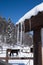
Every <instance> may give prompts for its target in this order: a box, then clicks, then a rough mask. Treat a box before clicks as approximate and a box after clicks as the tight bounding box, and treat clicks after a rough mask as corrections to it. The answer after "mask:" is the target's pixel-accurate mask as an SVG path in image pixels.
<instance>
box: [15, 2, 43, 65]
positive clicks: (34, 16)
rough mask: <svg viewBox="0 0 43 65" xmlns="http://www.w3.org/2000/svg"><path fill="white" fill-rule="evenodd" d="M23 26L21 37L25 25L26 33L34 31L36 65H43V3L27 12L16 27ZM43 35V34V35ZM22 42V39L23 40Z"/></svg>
mask: <svg viewBox="0 0 43 65" xmlns="http://www.w3.org/2000/svg"><path fill="white" fill-rule="evenodd" d="M19 24H21V37H22V31H23V30H22V28H23V27H22V25H24V32H25V33H26V32H29V31H32V30H33V31H34V35H33V39H34V43H33V46H34V65H43V49H42V48H43V46H42V45H43V42H42V37H41V32H42V28H43V3H41V4H39V5H37V6H36V7H34V8H33V9H32V10H30V11H29V12H27V13H26V14H25V15H24V16H23V17H22V18H20V20H19V21H18V22H17V23H16V25H18V27H19ZM42 34H43V33H42ZM21 40H22V38H21Z"/></svg>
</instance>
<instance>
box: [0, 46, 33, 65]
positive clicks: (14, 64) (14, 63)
mask: <svg viewBox="0 0 43 65" xmlns="http://www.w3.org/2000/svg"><path fill="white" fill-rule="evenodd" d="M7 48H9V49H10V48H12V49H17V48H19V49H24V50H23V52H27V51H28V52H29V51H30V49H29V47H24V48H21V47H20V46H15V47H14V48H13V47H12V46H11V47H9V46H6V45H4V46H3V50H4V51H2V53H0V57H6V49H7ZM26 49H27V50H26ZM11 57H13V56H11ZM14 57H16V54H15V55H14ZM17 57H33V54H32V53H22V52H19V53H18V56H17ZM3 61H5V60H3ZM8 62H9V63H11V64H12V65H19V63H24V64H25V65H29V64H30V65H33V60H9V61H8ZM29 62H30V63H29Z"/></svg>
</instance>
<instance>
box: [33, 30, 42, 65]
mask: <svg viewBox="0 0 43 65" xmlns="http://www.w3.org/2000/svg"><path fill="white" fill-rule="evenodd" d="M33 38H34V65H42V52H41V45H42V44H41V30H36V31H34V36H33Z"/></svg>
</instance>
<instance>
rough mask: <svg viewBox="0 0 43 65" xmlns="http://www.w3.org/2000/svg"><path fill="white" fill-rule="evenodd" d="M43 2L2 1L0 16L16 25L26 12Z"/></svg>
mask: <svg viewBox="0 0 43 65" xmlns="http://www.w3.org/2000/svg"><path fill="white" fill-rule="evenodd" d="M41 2H43V0H0V16H2V17H5V18H6V19H7V20H8V18H9V17H10V18H11V20H12V22H14V23H16V22H17V21H18V20H19V19H20V18H21V17H22V16H23V15H24V14H25V13H26V12H28V11H29V10H31V9H32V8H33V7H34V6H36V5H37V4H40V3H41Z"/></svg>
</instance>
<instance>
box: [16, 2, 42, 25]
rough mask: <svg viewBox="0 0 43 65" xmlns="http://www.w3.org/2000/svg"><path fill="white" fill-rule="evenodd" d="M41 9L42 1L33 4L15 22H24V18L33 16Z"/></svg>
mask: <svg viewBox="0 0 43 65" xmlns="http://www.w3.org/2000/svg"><path fill="white" fill-rule="evenodd" d="M41 11H43V2H42V3H41V4H39V5H37V6H35V7H34V8H33V9H31V10H30V11H29V12H27V13H26V14H25V15H24V16H23V17H21V18H20V19H19V20H18V22H17V23H16V24H19V23H21V22H24V20H25V19H30V18H31V16H35V15H37V14H38V12H41Z"/></svg>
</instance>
